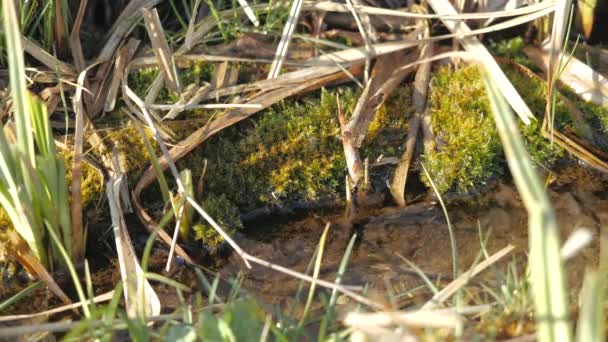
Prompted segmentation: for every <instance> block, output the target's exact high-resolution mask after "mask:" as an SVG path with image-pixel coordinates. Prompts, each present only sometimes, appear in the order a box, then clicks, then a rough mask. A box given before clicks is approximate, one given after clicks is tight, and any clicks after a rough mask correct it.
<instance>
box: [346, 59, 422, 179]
mask: <svg viewBox="0 0 608 342" xmlns="http://www.w3.org/2000/svg"><path fill="white" fill-rule="evenodd" d="M415 58H416V55H415V54H412V53H408V52H406V51H396V52H394V53H391V54H387V55H383V56H380V57H379V58H378V60H377V61H376V64H375V65H374V69H373V71H372V75H371V79H370V81H369V82H368V83H367V84H366V86H365V89H364V90H363V93H362V94H361V96H360V97H359V100H358V101H357V105H356V106H355V109H354V111H353V114H352V116H351V118H350V120H349V121H348V123H347V124H346V125H345V126H346V127H345V132H346V134H348V135H349V136H350V140H351V143H352V144H353V145H354V146H355V147H357V148H359V147H361V144H362V143H363V139H365V134H366V133H367V127H368V126H369V123H370V122H371V121H372V119H373V118H374V115H375V114H376V111H377V110H378V108H379V107H380V106H381V105H382V104H383V103H384V101H386V99H387V98H388V96H389V95H390V94H391V93H392V92H393V90H394V89H395V88H397V86H398V85H399V83H401V81H403V79H405V77H407V75H409V74H410V72H411V71H412V70H411V68H403V66H405V65H407V64H408V63H411V62H412V61H414V59H415ZM353 180H354V179H353Z"/></svg>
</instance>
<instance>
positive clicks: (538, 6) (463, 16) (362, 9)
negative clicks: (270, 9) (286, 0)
mask: <svg viewBox="0 0 608 342" xmlns="http://www.w3.org/2000/svg"><path fill="white" fill-rule="evenodd" d="M555 3H556V1H542V2H539V3H535V4H532V5H529V6H525V7H521V8H517V9H514V10H505V11H496V12H476V13H457V14H423V13H413V12H409V11H405V10H401V9H397V10H393V9H387V8H378V7H370V6H360V5H355V6H354V8H355V9H356V10H357V11H358V12H359V13H362V14H369V15H376V16H386V17H402V18H413V19H443V20H456V21H459V20H468V19H490V18H504V17H513V16H519V15H525V14H530V13H534V12H538V11H541V10H545V9H548V8H552V7H553V6H555ZM306 9H307V10H320V11H328V12H341V13H348V12H350V9H349V8H348V6H347V5H344V4H341V3H337V2H333V1H319V2H316V3H313V4H310V5H309V6H307V7H306Z"/></svg>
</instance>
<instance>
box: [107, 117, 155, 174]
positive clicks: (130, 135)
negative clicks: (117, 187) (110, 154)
mask: <svg viewBox="0 0 608 342" xmlns="http://www.w3.org/2000/svg"><path fill="white" fill-rule="evenodd" d="M146 134H148V139H149V140H150V142H152V143H153V144H154V138H153V137H152V135H151V134H150V133H149V132H148V131H147V130H146ZM106 140H107V141H108V142H111V143H112V144H113V145H114V147H115V148H116V149H117V150H118V155H119V157H120V159H119V161H120V167H121V168H122V170H123V171H124V172H125V173H126V174H127V178H128V181H129V184H135V182H137V181H138V180H139V177H141V175H142V174H143V173H144V171H145V170H146V168H147V166H148V165H149V164H150V156H149V155H148V151H147V150H146V146H145V145H144V141H143V139H142V138H141V135H140V134H139V131H138V130H137V129H136V128H135V127H133V126H132V125H131V124H130V122H129V124H127V126H126V127H124V128H121V129H111V130H108V131H107V132H106Z"/></svg>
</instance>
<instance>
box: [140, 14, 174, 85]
mask: <svg viewBox="0 0 608 342" xmlns="http://www.w3.org/2000/svg"><path fill="white" fill-rule="evenodd" d="M141 12H142V15H143V17H144V21H145V23H146V30H147V31H148V37H150V42H151V43H152V47H153V48H154V54H155V55H156V59H157V60H158V66H159V67H160V70H161V72H162V74H163V77H164V79H165V85H166V86H167V88H168V89H169V90H171V91H176V92H180V91H181V85H180V82H179V77H178V75H177V68H176V67H175V62H174V61H173V56H172V55H171V50H170V49H169V43H167V38H166V37H165V31H164V30H163V27H162V24H161V22H160V18H159V17H158V11H157V10H156V8H154V9H152V10H151V11H150V10H148V9H145V8H143V9H142V10H141Z"/></svg>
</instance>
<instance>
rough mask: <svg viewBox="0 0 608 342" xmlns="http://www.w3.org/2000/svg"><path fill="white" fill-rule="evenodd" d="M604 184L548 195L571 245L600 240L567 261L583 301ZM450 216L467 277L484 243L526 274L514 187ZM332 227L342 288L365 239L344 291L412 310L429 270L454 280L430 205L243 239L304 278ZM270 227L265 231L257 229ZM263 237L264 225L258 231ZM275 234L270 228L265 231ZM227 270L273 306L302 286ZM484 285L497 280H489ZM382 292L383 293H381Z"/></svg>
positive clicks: (308, 222)
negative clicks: (509, 249)
mask: <svg viewBox="0 0 608 342" xmlns="http://www.w3.org/2000/svg"><path fill="white" fill-rule="evenodd" d="M602 183H603V182H602V181H601V180H600V179H599V178H596V177H590V176H589V174H587V173H585V172H583V173H580V172H578V171H577V173H576V174H573V175H568V176H567V177H562V178H561V181H556V182H554V183H553V184H552V185H551V186H550V189H549V195H550V198H551V201H552V203H553V205H554V208H555V212H556V215H557V221H558V223H559V228H560V231H561V236H562V241H564V240H565V239H566V238H567V237H568V236H569V235H570V234H571V233H572V232H573V231H574V230H576V229H578V228H586V229H589V230H590V231H591V232H592V233H593V234H594V237H595V239H594V242H593V243H591V244H590V245H589V246H588V247H586V248H585V249H583V250H582V251H580V252H579V254H578V255H577V256H576V257H575V258H573V259H571V260H569V261H568V262H567V270H568V281H569V288H570V290H571V291H570V295H571V297H572V299H575V298H576V296H577V295H578V293H579V289H580V285H581V281H582V279H583V275H584V272H585V270H586V269H587V268H589V267H593V266H595V265H596V263H597V260H598V254H599V242H598V241H599V239H597V237H598V236H599V234H600V233H601V227H605V226H606V225H607V224H608V197H607V196H606V195H605V194H606V193H605V192H604V190H603V186H602ZM448 214H449V217H450V220H451V222H452V226H453V229H454V235H455V240H456V244H457V250H458V260H459V262H458V264H459V265H458V266H459V269H460V270H461V272H463V271H466V270H468V269H469V268H470V267H471V266H472V265H474V264H475V263H476V262H479V261H480V260H483V256H482V257H481V259H479V257H480V253H481V251H482V241H484V245H485V249H486V253H487V254H488V255H491V254H493V253H495V252H497V251H499V250H501V249H502V248H504V247H506V246H508V245H509V244H510V245H513V246H515V250H514V252H513V253H512V254H511V255H510V256H507V257H506V258H504V260H502V261H501V262H499V263H497V264H496V265H495V269H497V268H502V269H503V270H504V267H506V266H507V265H508V264H509V263H515V264H516V265H517V266H518V269H519V271H520V272H521V273H520V274H521V275H523V274H524V271H525V253H526V251H527V249H528V239H527V236H528V224H527V214H526V210H525V208H524V207H523V205H522V203H521V201H520V198H519V196H518V194H517V192H516V190H515V188H514V187H513V186H511V185H505V184H497V185H495V186H494V187H492V189H489V190H488V191H487V193H486V194H484V195H480V196H477V197H475V198H467V199H464V200H462V199H461V200H457V201H452V203H450V204H448ZM327 223H330V224H331V226H330V230H329V233H328V236H327V241H326V246H325V252H324V255H323V263H322V265H323V267H322V270H321V272H320V277H321V278H323V279H325V280H330V281H333V280H334V279H335V277H336V273H337V270H338V268H339V265H340V262H341V260H342V257H343V255H344V252H345V250H346V248H347V245H348V243H349V240H350V239H351V237H352V235H353V234H357V240H356V243H355V247H354V249H353V252H352V255H351V258H350V262H349V265H348V269H347V272H346V275H345V277H344V281H343V283H344V284H346V285H355V286H357V285H358V286H364V285H366V284H367V285H368V286H369V287H368V289H369V292H368V293H369V294H370V295H371V296H374V297H376V299H378V300H384V301H386V302H387V303H388V302H389V299H388V298H387V294H390V295H392V297H393V299H396V300H393V301H392V303H393V305H395V304H396V305H397V306H399V307H406V306H409V305H411V304H416V303H417V302H419V301H426V300H428V299H429V298H430V295H431V293H430V291H429V290H428V288H427V287H426V286H424V281H423V280H422V278H421V276H420V274H419V272H417V271H415V270H414V269H413V267H412V266H411V264H409V265H410V266H408V263H407V262H406V261H405V260H404V259H407V260H409V261H410V262H411V263H412V264H414V265H415V266H417V267H418V268H419V269H420V270H422V271H423V272H424V273H425V275H426V276H427V277H428V278H429V279H430V280H431V281H433V282H435V283H436V285H437V286H438V287H441V286H442V285H445V284H446V283H447V282H449V281H450V280H451V279H452V278H453V271H452V250H451V248H450V246H451V245H450V238H449V233H448V225H447V223H446V219H445V216H444V214H443V211H442V210H441V207H440V206H439V205H438V204H435V203H432V202H429V201H426V202H419V203H414V204H411V205H409V206H407V207H405V208H395V207H385V208H382V209H360V210H359V212H358V213H357V214H356V215H355V217H352V218H348V219H347V218H345V217H344V214H342V213H338V214H334V215H326V216H317V215H314V214H313V215H309V216H308V217H306V218H303V219H301V220H297V221H292V222H288V223H284V224H281V225H279V226H278V227H276V229H274V230H273V232H271V233H268V234H266V235H265V236H262V237H259V236H258V237H256V238H254V237H251V236H249V237H244V236H241V237H240V238H238V242H239V244H240V245H241V247H243V248H244V249H245V250H246V251H248V252H249V253H250V254H253V255H255V256H258V257H260V258H263V259H265V260H267V261H270V262H272V263H276V264H279V265H282V266H286V267H290V268H292V269H294V270H297V271H300V272H305V271H306V268H307V266H308V264H309V263H310V261H311V258H312V257H313V255H314V251H315V249H316V248H317V245H318V243H319V239H320V237H321V235H322V233H323V230H324V228H325V226H326V224H327ZM257 224H258V225H263V224H264V223H263V222H262V223H257ZM249 228H250V229H252V230H254V229H255V228H256V227H255V226H253V227H249ZM265 230H267V229H265ZM220 272H221V274H222V275H223V276H225V277H230V276H235V275H237V274H238V273H239V272H241V273H242V274H243V276H244V277H243V287H244V288H246V289H248V290H250V291H252V292H254V293H256V294H258V295H260V296H261V297H262V298H264V299H265V300H266V301H268V302H270V303H274V304H289V303H291V302H292V301H293V298H294V294H295V292H296V289H297V287H298V284H299V281H298V280H296V279H294V278H292V277H290V276H288V275H284V274H280V273H277V272H275V271H273V270H270V269H267V268H264V267H260V266H254V267H253V268H252V269H247V268H245V267H244V264H243V263H242V261H241V260H240V259H239V257H238V255H236V254H233V255H232V256H230V257H229V258H228V260H227V262H226V264H225V265H224V266H223V267H221V269H220ZM485 273H489V276H490V277H488V274H481V275H480V277H478V278H476V279H475V280H474V282H475V281H482V280H483V281H489V282H490V284H491V281H492V280H491V274H495V273H493V272H485ZM380 294H382V295H380Z"/></svg>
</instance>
